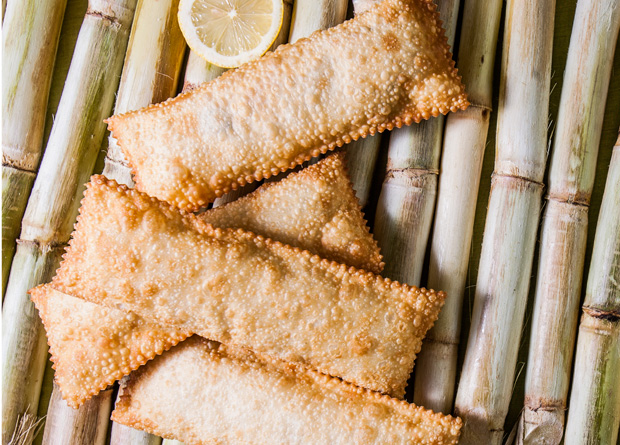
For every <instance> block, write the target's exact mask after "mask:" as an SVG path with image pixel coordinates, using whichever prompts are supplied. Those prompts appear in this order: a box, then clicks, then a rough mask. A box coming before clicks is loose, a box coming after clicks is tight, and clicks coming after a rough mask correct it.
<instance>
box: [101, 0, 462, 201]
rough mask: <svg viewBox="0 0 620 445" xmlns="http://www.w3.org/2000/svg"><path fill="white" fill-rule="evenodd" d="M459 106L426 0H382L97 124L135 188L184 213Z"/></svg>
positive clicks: (457, 83) (455, 80)
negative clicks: (108, 134)
mask: <svg viewBox="0 0 620 445" xmlns="http://www.w3.org/2000/svg"><path fill="white" fill-rule="evenodd" d="M467 105H468V102H467V100H466V96H465V92H464V88H463V85H462V84H461V80H460V78H459V76H458V75H457V73H456V69H455V68H454V62H453V61H452V59H451V54H450V51H449V47H448V45H447V43H446V39H445V36H444V31H443V29H442V28H441V25H440V22H439V16H438V13H437V12H436V11H435V5H434V3H433V2H432V1H431V0H385V1H383V2H381V3H379V4H377V5H376V6H374V7H372V8H370V9H369V10H368V11H367V12H365V13H363V14H360V15H359V16H357V17H356V18H354V19H352V20H349V21H348V22H345V23H343V24H341V25H339V26H336V27H334V28H330V29H328V30H325V31H319V32H316V33H314V34H312V36H310V37H309V38H307V39H301V40H298V41H297V42H295V43H294V44H291V45H282V46H280V47H279V48H278V50H277V51H275V52H274V53H270V54H268V55H266V56H264V57H262V58H260V59H258V60H256V61H254V62H250V63H248V64H245V65H243V66H241V67H240V68H238V69H236V70H233V71H228V72H227V73H225V74H224V75H223V76H221V77H219V78H217V79H215V80H214V81H212V82H209V83H206V84H203V85H202V86H200V87H199V88H197V89H195V90H192V91H191V92H188V93H185V94H181V95H180V96H178V97H176V98H174V99H170V100H168V101H166V102H164V103H161V104H157V105H152V106H150V107H148V108H145V109H142V110H138V111H134V112H131V113H127V114H124V115H119V116H113V117H111V118H110V119H109V120H108V123H109V128H110V130H111V131H112V133H113V135H114V137H115V138H116V139H117V140H118V143H119V145H120V147H121V148H122V150H123V152H124V154H125V156H126V158H127V159H128V160H129V163H130V164H131V166H132V168H133V171H134V174H135V181H136V186H137V188H138V189H139V190H141V191H144V192H146V193H148V194H149V195H151V196H156V197H158V198H159V199H162V200H165V201H168V202H169V203H171V204H174V205H175V206H177V207H180V208H182V209H184V210H188V211H194V210H197V209H199V208H201V207H203V206H205V205H206V204H207V203H209V202H211V201H213V200H214V199H215V198H216V197H217V196H220V195H222V194H224V193H227V192H228V191H230V190H231V189H235V188H237V187H238V186H243V185H244V184H246V183H248V182H252V181H255V180H260V179H263V178H265V177H269V176H271V175H274V174H277V173H279V172H280V171H285V170H287V169H289V168H292V167H294V166H296V165H298V164H300V163H302V162H303V161H305V160H307V159H309V158H310V157H311V156H316V155H318V154H319V153H325V152H326V151H327V150H331V149H334V148H335V147H337V146H342V145H343V144H345V143H349V142H350V141H351V140H356V139H358V138H360V137H366V136H367V135H369V134H375V133H376V132H382V131H384V130H386V129H388V130H391V129H392V128H394V127H400V126H402V125H403V124H406V125H409V124H411V123H412V122H419V121H420V120H421V119H427V118H429V117H430V116H437V115H439V114H440V113H444V114H445V113H447V112H448V111H450V110H452V111H456V110H457V109H464V108H466V107H467Z"/></svg>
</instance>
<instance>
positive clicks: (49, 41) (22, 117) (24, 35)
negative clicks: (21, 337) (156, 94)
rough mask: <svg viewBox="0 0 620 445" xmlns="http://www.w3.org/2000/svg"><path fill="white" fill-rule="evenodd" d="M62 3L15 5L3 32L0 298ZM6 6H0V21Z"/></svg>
mask: <svg viewBox="0 0 620 445" xmlns="http://www.w3.org/2000/svg"><path fill="white" fill-rule="evenodd" d="M66 5H67V0H45V1H40V0H24V1H21V2H20V1H14V2H11V4H10V5H9V8H8V10H7V11H6V20H5V21H4V23H3V25H4V26H3V30H2V59H3V60H2V62H3V63H2V295H3V297H4V292H5V290H6V283H7V279H8V275H9V271H10V270H11V262H12V260H13V255H14V253H15V240H16V239H17V237H18V236H19V231H20V227H21V222H22V217H23V216H24V210H25V209H26V204H27V202H28V197H29V196H30V190H31V189H32V184H33V183H34V178H35V177H36V175H37V169H38V167H39V161H40V160H41V155H42V154H43V147H42V146H41V145H42V141H43V130H44V127H45V113H46V106H47V98H48V95H49V90H50V85H51V81H52V73H53V71H54V60H55V59H56V50H57V49H58V39H59V37H60V29H61V26H62V19H63V14H64V11H65V7H66ZM5 6H6V3H5V2H3V17H5V14H4V8H5Z"/></svg>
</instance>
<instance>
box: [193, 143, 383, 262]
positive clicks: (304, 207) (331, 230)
mask: <svg viewBox="0 0 620 445" xmlns="http://www.w3.org/2000/svg"><path fill="white" fill-rule="evenodd" d="M199 217H200V218H201V219H203V220H204V221H206V222H207V223H209V224H211V225H213V226H215V227H220V228H222V229H224V228H230V229H233V228H242V229H244V230H248V231H250V232H254V233H257V234H260V235H262V236H265V237H266V238H271V239H273V240H276V241H280V242H281V243H284V244H288V245H291V246H294V247H299V248H301V249H305V250H308V251H310V252H312V253H315V254H317V255H319V256H322V257H323V258H327V259H330V260H333V261H338V262H340V263H344V264H348V265H349V266H353V267H357V268H358V269H364V270H368V271H370V272H373V273H380V272H381V270H382V269H383V262H382V257H381V254H380V251H379V247H378V246H377V242H376V241H375V240H374V238H373V237H372V235H371V234H370V232H369V230H368V226H367V225H366V221H365V220H364V215H363V214H362V212H361V209H360V205H359V201H358V200H357V197H356V196H355V192H354V190H353V187H352V185H351V181H350V180H349V177H348V175H347V171H346V164H345V161H344V154H343V153H335V154H333V155H331V156H328V157H327V158H325V159H323V160H322V161H320V162H318V163H317V164H314V165H311V166H309V167H307V168H304V169H303V170H301V171H299V172H295V173H291V174H290V175H289V176H287V177H286V178H285V179H283V180H282V181H279V182H271V183H267V184H264V185H262V186H261V187H259V188H258V189H257V190H256V191H254V192H252V193H250V194H249V195H246V196H244V197H242V198H239V199H238V200H236V201H233V202H231V203H229V204H226V205H224V206H222V207H218V208H215V209H212V210H209V211H207V212H205V213H202V214H200V216H199Z"/></svg>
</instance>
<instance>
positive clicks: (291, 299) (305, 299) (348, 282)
mask: <svg viewBox="0 0 620 445" xmlns="http://www.w3.org/2000/svg"><path fill="white" fill-rule="evenodd" d="M52 286H53V287H54V288H55V289H57V290H59V291H61V292H64V293H67V294H69V295H74V296H76V297H79V298H82V299H85V300H88V301H91V302H93V303H97V304H103V305H107V306H111V307H116V308H119V309H122V310H125V311H132V312H135V313H137V314H138V315H140V316H142V317H144V318H145V319H147V320H150V321H152V322H155V323H159V324H162V325H173V326H176V327H177V328H179V329H182V330H189V331H191V332H193V333H196V334H199V335H201V336H203V337H205V338H209V339H213V340H217V341H220V342H223V343H229V344H232V345H237V346H243V347H248V348H251V349H253V350H255V351H257V352H259V353H265V354H267V355H270V356H272V357H276V358H280V359H283V360H286V361H289V362H298V363H303V364H305V365H308V366H310V367H312V368H315V369H318V370H319V371H321V372H324V373H326V374H330V375H333V376H338V377H342V378H343V379H345V380H348V381H350V382H352V383H355V384H357V385H359V386H363V387H366V388H370V389H373V390H376V391H379V392H383V393H388V394H392V395H395V396H402V395H403V394H404V389H405V386H406V381H407V378H408V376H409V373H410V372H411V369H412V367H413V361H414V359H415V354H416V353H417V352H418V351H419V349H420V347H421V342H422V338H423V337H424V335H425V334H426V331H427V330H428V329H429V328H430V327H431V326H432V324H433V322H434V321H435V319H436V318H437V315H438V312H439V309H440V307H441V306H442V305H443V301H444V298H445V295H444V294H443V293H441V292H440V293H435V292H434V291H427V290H424V289H422V290H419V289H417V288H415V287H409V286H407V285H404V284H399V283H397V282H393V281H390V280H388V279H385V278H382V277H380V276H378V275H374V274H372V273H371V272H366V271H363V270H360V269H355V268H353V267H349V266H346V265H344V264H340V263H336V262H332V261H329V260H327V259H324V258H320V257H319V256H317V255H313V254H311V253H310V252H308V251H303V250H300V249H298V248H294V247H291V246H288V245H285V244H281V243H279V242H275V241H272V240H270V239H267V238H264V237H262V236H259V235H255V234H253V233H251V232H246V231H243V230H241V229H238V230H232V229H219V228H213V227H212V226H210V225H209V224H206V223H205V222H204V221H202V220H200V219H198V218H196V217H195V216H194V215H192V214H187V213H185V212H182V211H178V210H176V209H175V208H174V207H172V206H169V205H168V204H166V203H164V202H162V201H158V200H157V199H156V198H151V197H149V196H147V195H145V194H143V193H140V192H138V191H136V190H128V189H127V187H125V186H121V185H118V184H116V182H114V181H111V180H107V179H106V178H105V177H102V176H94V177H93V178H92V181H91V182H90V183H89V184H88V186H87V191H86V193H85V198H84V199H83V201H82V208H81V210H80V216H79V217H78V223H77V224H76V230H75V232H74V233H73V239H72V240H71V242H70V245H69V247H68V249H67V252H66V253H65V256H64V261H63V263H62V265H61V267H60V269H59V270H58V273H57V275H56V277H54V280H53V281H52Z"/></svg>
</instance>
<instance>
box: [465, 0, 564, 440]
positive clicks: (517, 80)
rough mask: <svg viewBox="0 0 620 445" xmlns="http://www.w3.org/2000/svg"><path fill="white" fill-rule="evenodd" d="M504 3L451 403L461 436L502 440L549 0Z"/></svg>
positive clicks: (546, 56)
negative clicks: (486, 185) (488, 165)
mask: <svg viewBox="0 0 620 445" xmlns="http://www.w3.org/2000/svg"><path fill="white" fill-rule="evenodd" d="M506 7H507V10H506V28H505V32H504V48H503V53H502V68H501V70H502V71H501V79H502V82H501V84H500V95H499V107H498V123H497V148H496V156H495V171H494V174H493V179H492V182H491V194H490V198H489V208H488V213H487V219H486V223H485V231H484V240H483V243H482V252H481V257H480V268H479V272H478V281H477V287H476V293H475V300H474V309H473V319H472V325H471V330H470V334H469V339H468V343H467V350H466V354H465V362H464V364H463V372H462V374H461V380H460V383H459V387H458V391H457V396H456V403H455V412H456V413H458V415H460V416H462V418H463V420H464V429H463V435H462V438H461V443H462V444H480V443H485V444H500V443H501V442H502V438H503V427H504V420H505V417H506V414H507V413H508V408H509V405H510V398H511V395H512V388H513V381H514V377H515V368H516V364H517V354H518V349H519V337H520V335H521V330H522V324H523V318H524V315H525V307H526V302H527V295H528V290H529V282H530V274H531V268H532V262H533V259H534V247H535V244H536V234H537V230H538V221H539V216H540V207H541V200H542V192H543V184H542V180H543V176H544V173H545V165H546V157H547V124H548V109H549V87H550V83H551V53H552V49H553V21H554V13H555V0H544V1H536V0H528V1H526V2H521V1H512V0H510V1H508V3H507V6H506Z"/></svg>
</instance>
